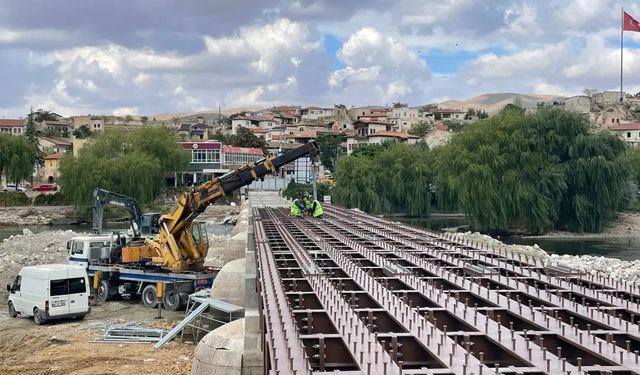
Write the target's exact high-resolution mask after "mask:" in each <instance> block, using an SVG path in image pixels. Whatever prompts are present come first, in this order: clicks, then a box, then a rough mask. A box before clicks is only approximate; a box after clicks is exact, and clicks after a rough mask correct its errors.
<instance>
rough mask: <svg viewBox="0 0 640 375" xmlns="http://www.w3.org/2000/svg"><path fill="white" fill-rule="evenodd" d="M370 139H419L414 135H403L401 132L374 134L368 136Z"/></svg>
mask: <svg viewBox="0 0 640 375" xmlns="http://www.w3.org/2000/svg"><path fill="white" fill-rule="evenodd" d="M367 136H368V137H393V138H401V139H415V138H418V137H415V136H413V135H409V134H407V133H401V132H387V131H384V132H375V133H373V134H368V135H367Z"/></svg>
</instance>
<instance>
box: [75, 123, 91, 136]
mask: <svg viewBox="0 0 640 375" xmlns="http://www.w3.org/2000/svg"><path fill="white" fill-rule="evenodd" d="M72 134H73V136H74V137H76V138H78V139H85V138H89V137H90V136H91V129H89V126H88V125H80V126H79V127H77V128H76V129H74V130H73V133H72Z"/></svg>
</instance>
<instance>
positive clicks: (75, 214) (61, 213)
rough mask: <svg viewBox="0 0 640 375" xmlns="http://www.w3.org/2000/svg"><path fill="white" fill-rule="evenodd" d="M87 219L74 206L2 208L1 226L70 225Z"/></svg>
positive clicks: (0, 209)
mask: <svg viewBox="0 0 640 375" xmlns="http://www.w3.org/2000/svg"><path fill="white" fill-rule="evenodd" d="M84 221H86V217H83V215H81V214H80V212H79V211H78V210H76V209H75V208H74V207H73V206H29V207H2V208H0V226H5V225H10V226H16V225H69V224H76V223H79V222H84Z"/></svg>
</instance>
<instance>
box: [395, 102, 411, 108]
mask: <svg viewBox="0 0 640 375" xmlns="http://www.w3.org/2000/svg"><path fill="white" fill-rule="evenodd" d="M391 106H392V107H393V108H406V107H408V106H409V104H407V103H402V102H393V104H391Z"/></svg>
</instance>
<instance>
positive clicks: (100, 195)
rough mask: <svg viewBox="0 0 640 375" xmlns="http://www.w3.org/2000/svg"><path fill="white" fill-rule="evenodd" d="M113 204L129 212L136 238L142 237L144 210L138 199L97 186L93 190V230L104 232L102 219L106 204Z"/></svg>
mask: <svg viewBox="0 0 640 375" xmlns="http://www.w3.org/2000/svg"><path fill="white" fill-rule="evenodd" d="M106 205H112V206H118V207H122V208H124V209H125V210H127V212H128V213H129V221H130V222H131V229H132V230H133V236H134V237H135V238H138V237H140V224H141V221H142V210H141V209H140V205H139V204H138V201H137V200H135V199H134V198H131V197H128V196H126V195H122V194H118V193H114V192H111V191H108V190H104V189H100V188H96V189H95V190H94V191H93V231H94V232H95V233H98V234H100V233H101V232H102V221H103V220H102V219H103V213H104V206H106Z"/></svg>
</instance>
